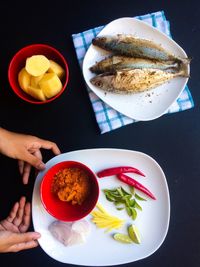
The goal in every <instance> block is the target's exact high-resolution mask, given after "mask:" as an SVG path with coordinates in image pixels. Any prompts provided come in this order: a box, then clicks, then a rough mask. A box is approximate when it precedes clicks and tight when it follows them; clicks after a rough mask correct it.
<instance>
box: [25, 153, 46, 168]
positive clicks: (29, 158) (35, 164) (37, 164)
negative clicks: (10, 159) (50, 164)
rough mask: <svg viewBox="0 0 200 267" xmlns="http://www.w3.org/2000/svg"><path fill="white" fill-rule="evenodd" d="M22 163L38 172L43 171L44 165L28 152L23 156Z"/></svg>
mask: <svg viewBox="0 0 200 267" xmlns="http://www.w3.org/2000/svg"><path fill="white" fill-rule="evenodd" d="M24 161H26V162H27V163H29V164H30V165H31V166H33V167H35V168H36V169H38V170H40V171H42V170H44V169H45V164H44V163H43V162H42V160H41V159H39V158H37V157H36V156H35V155H32V154H31V153H29V152H28V151H26V152H25V154H24Z"/></svg>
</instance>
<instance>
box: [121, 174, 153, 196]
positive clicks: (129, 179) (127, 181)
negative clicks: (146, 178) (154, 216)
mask: <svg viewBox="0 0 200 267" xmlns="http://www.w3.org/2000/svg"><path fill="white" fill-rule="evenodd" d="M117 178H118V179H119V180H120V181H122V182H124V183H125V184H127V185H130V186H133V187H134V188H136V189H138V190H140V191H141V192H143V193H144V194H146V195H147V196H149V197H150V198H152V199H154V200H155V199H156V197H155V196H154V195H153V194H152V193H151V192H150V191H149V190H148V189H147V188H146V187H144V186H143V185H142V184H141V183H139V182H137V181H136V180H135V179H133V178H132V177H129V176H127V175H126V174H123V173H120V174H117Z"/></svg>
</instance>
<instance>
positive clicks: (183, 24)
mask: <svg viewBox="0 0 200 267" xmlns="http://www.w3.org/2000/svg"><path fill="white" fill-rule="evenodd" d="M159 10H164V12H165V15H166V17H167V19H168V20H169V21H170V23H171V33H172V36H173V38H174V40H175V41H176V42H177V43H178V44H179V45H180V46H182V47H183V49H184V50H185V51H186V52H187V54H188V55H189V56H190V57H191V58H192V62H191V78H190V80H189V83H188V85H189V88H190V90H191V93H192V95H193V98H194V101H195V108H193V109H191V110H187V111H184V112H180V113H175V114H170V115H164V116H162V117H161V118H159V119H156V120H154V121H149V122H138V123H135V124H131V125H128V126H125V127H122V128H120V129H117V130H114V131H112V132H110V133H106V134H103V135H101V134H100V132H99V129H98V126H97V124H96V121H95V117H94V114H93V111H92V107H91V105H90V101H89V98H88V95H87V91H86V88H85V85H84V81H83V78H82V74H81V71H80V69H79V65H78V62H77V59H76V55H75V51H74V48H73V43H72V38H71V34H72V33H77V32H81V31H84V30H87V29H90V28H92V27H95V26H99V25H104V24H107V23H108V22H110V21H112V20H114V19H116V18H120V17H132V16H136V15H143V14H146V13H151V12H155V11H159ZM199 14H200V4H198V1H186V3H185V1H133V0H132V1H129V0H123V1H118V0H115V1H113V0H112V1H108V0H107V1H105V0H101V1H87V0H85V1H77V0H76V1H58V0H57V1H42V0H41V1H26V2H22V1H13V2H12V1H1V3H0V36H1V38H0V39H1V41H0V54H1V56H0V59H1V61H0V123H1V125H2V127H5V128H7V129H9V130H12V131H16V132H21V133H29V134H32V135H36V136H39V137H41V138H45V139H49V140H52V141H54V142H56V143H57V144H58V146H59V147H60V149H61V150H62V152H67V151H72V150H77V149H84V148H97V147H98V148H100V147H106V148H124V149H131V150H138V151H141V152H144V153H147V154H149V155H150V156H152V157H153V158H154V159H155V160H157V161H158V162H159V164H160V165H161V167H162V168H163V170H164V172H165V174H166V177H167V181H168V186H169V191H170V198H171V219H170V227H169V232H168V235H167V237H166V239H165V242H164V243H163V245H162V246H161V247H160V248H159V250H158V251H156V253H154V254H153V255H151V256H150V257H148V258H146V259H143V260H140V261H138V262H134V263H130V264H127V266H131V265H133V264H134V266H136V267H139V266H143V267H145V266H148V267H151V266H154V267H155V266H162V267H168V266H172V267H179V266H180V267H186V266H187V267H188V266H192V267H199V266H200V227H199V225H200V201H199V195H200V194H199V192H200V179H199V173H200V164H199V159H200V152H199V148H200V138H199V133H200V123H199V120H200V111H199V97H200V90H199V86H200V82H199V46H200V45H199V43H200V23H199ZM33 43H46V44H49V45H52V46H54V47H55V48H57V49H58V50H59V51H60V52H61V53H62V54H63V55H64V57H65V58H66V60H67V61H68V64H69V71H70V76H69V83H68V86H67V90H66V91H65V92H64V93H63V94H62V96H61V97H60V98H59V99H57V100H55V101H53V102H52V103H49V104H47V105H31V104H28V103H26V102H24V101H23V100H21V99H19V98H18V97H17V96H16V95H15V94H14V93H13V91H12V90H11V88H10V86H9V83H8V79H7V70H8V64H9V62H10V60H11V58H12V57H13V55H14V54H15V53H16V52H17V51H18V50H19V49H20V48H22V47H24V46H26V45H29V44H33ZM52 156H53V155H52V154H51V153H49V152H45V153H44V160H45V161H47V160H49V159H50V158H51V157H52ZM0 169H1V183H0V219H3V218H4V217H6V216H7V215H8V212H9V210H10V208H11V207H12V204H13V203H14V202H15V201H16V200H18V199H19V197H20V196H21V195H22V194H25V195H26V196H27V197H28V199H29V200H31V196H32V188H33V184H34V179H33V177H32V179H31V181H30V183H29V185H28V186H23V185H22V182H21V178H20V176H19V174H18V170H17V162H16V161H15V160H12V159H8V158H5V157H4V156H2V155H1V156H0ZM147 223H148V222H147ZM90 253H91V252H90V251H88V256H89V255H90ZM99 253H101V251H99ZM133 253H134V252H133ZM77 257H78V255H77ZM14 265H15V266H16V265H17V266H21V267H25V266H29V267H32V266H34V267H35V266H48V267H55V266H64V264H62V263H59V262H57V261H55V260H54V259H52V258H50V257H49V256H48V255H46V254H45V252H43V250H42V249H41V248H40V247H38V248H36V249H32V250H29V251H23V252H20V253H15V254H1V255H0V266H2V267H4V266H7V267H11V266H14Z"/></svg>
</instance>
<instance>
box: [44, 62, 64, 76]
mask: <svg viewBox="0 0 200 267" xmlns="http://www.w3.org/2000/svg"><path fill="white" fill-rule="evenodd" d="M49 62H50V67H49V69H48V72H50V73H51V72H53V73H55V74H56V75H58V77H59V78H60V79H62V78H63V76H64V74H65V71H64V69H63V68H62V67H61V66H60V65H59V64H58V63H56V62H55V61H53V60H49Z"/></svg>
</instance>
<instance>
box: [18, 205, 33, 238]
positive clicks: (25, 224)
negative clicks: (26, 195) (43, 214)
mask: <svg viewBox="0 0 200 267" xmlns="http://www.w3.org/2000/svg"><path fill="white" fill-rule="evenodd" d="M30 221H31V205H30V203H26V205H25V207H24V215H23V220H22V223H21V224H20V226H19V231H20V232H21V233H25V232H26V231H27V230H28V228H29V226H30Z"/></svg>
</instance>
